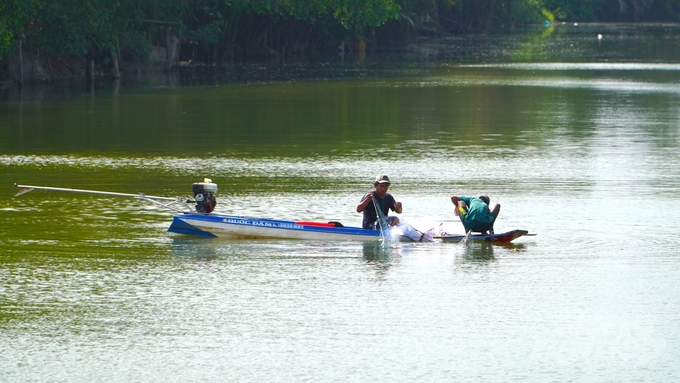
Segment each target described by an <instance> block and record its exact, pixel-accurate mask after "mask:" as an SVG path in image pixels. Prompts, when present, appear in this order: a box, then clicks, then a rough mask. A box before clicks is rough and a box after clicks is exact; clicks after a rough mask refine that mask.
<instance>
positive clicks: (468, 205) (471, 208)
mask: <svg viewBox="0 0 680 383" xmlns="http://www.w3.org/2000/svg"><path fill="white" fill-rule="evenodd" d="M451 202H452V203H453V205H454V206H455V208H454V209H453V213H454V214H455V215H456V216H458V217H460V221H461V222H463V226H464V227H465V232H466V233H467V232H469V231H472V232H474V233H482V235H486V234H487V231H488V233H489V234H493V233H494V231H493V224H494V222H496V218H497V217H498V213H499V212H500V211H501V205H499V204H496V206H494V208H493V210H489V204H490V203H491V199H490V198H489V197H488V196H485V195H482V196H479V198H475V197H466V196H455V195H454V196H451Z"/></svg>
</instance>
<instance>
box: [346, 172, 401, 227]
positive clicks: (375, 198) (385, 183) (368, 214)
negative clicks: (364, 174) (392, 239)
mask: <svg viewBox="0 0 680 383" xmlns="http://www.w3.org/2000/svg"><path fill="white" fill-rule="evenodd" d="M373 187H374V188H375V190H372V191H370V192H368V193H366V195H364V196H363V197H362V198H361V202H359V204H358V205H357V213H364V220H363V224H362V227H363V228H364V229H380V227H379V226H377V225H376V222H377V221H378V215H379V214H380V213H382V216H383V217H386V218H387V223H388V224H389V225H390V226H395V225H397V224H399V218H398V217H395V216H391V217H390V216H388V214H389V211H390V210H392V211H394V212H395V213H397V214H401V211H402V206H401V202H397V201H396V200H395V199H394V197H393V196H392V194H390V193H388V192H387V189H388V188H389V187H390V177H388V176H387V175H386V174H382V175H379V176H378V177H376V178H375V182H374V183H373ZM376 208H377V209H380V210H379V211H380V213H379V211H378V210H377V209H376Z"/></svg>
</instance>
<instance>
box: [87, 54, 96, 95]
mask: <svg viewBox="0 0 680 383" xmlns="http://www.w3.org/2000/svg"><path fill="white" fill-rule="evenodd" d="M85 77H86V79H87V89H88V90H91V89H94V60H93V59H89V60H87V64H86V65H85Z"/></svg>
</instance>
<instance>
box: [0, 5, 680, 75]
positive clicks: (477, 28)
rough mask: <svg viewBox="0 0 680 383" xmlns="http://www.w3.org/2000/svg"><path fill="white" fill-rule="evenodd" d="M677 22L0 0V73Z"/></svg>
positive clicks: (610, 11)
mask: <svg viewBox="0 0 680 383" xmlns="http://www.w3.org/2000/svg"><path fill="white" fill-rule="evenodd" d="M556 20H557V21H581V22H588V21H607V22H612V21H627V22H630V21H637V22H639V21H652V22H653V21H668V22H673V21H680V4H679V3H678V2H677V0H116V1H110V0H3V1H2V2H0V79H3V80H11V81H13V82H14V83H17V84H19V85H21V84H23V83H24V82H25V81H35V82H38V81H51V80H52V79H54V78H55V77H56V76H59V75H78V74H82V73H86V74H87V78H88V79H92V78H93V77H94V75H95V73H106V74H110V75H111V76H112V77H114V78H118V77H120V73H121V68H124V69H125V70H135V71H139V70H140V68H141V67H142V66H144V65H147V66H148V65H149V64H150V63H158V65H159V66H161V67H162V68H163V69H165V70H169V69H170V68H171V67H172V66H174V65H177V63H178V61H179V60H182V62H184V63H199V64H220V63H224V62H233V61H243V60H247V59H249V58H258V57H260V58H261V57H290V56H306V55H313V54H324V53H334V52H341V53H342V52H351V53H354V54H357V55H363V54H364V52H366V51H367V50H370V51H380V50H384V49H388V48H390V47H393V46H395V45H398V44H400V43H403V42H405V41H408V40H409V39H412V38H414V37H416V36H423V35H426V36H442V35H449V34H473V33H493V32H496V31H501V30H511V29H512V28H516V27H518V26H520V25H526V24H535V23H548V22H554V21H556Z"/></svg>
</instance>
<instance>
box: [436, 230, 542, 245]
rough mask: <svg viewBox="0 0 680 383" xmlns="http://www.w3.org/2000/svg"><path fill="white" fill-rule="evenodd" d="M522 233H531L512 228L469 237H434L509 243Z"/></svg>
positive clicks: (446, 240) (459, 240)
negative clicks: (503, 231) (496, 232)
mask: <svg viewBox="0 0 680 383" xmlns="http://www.w3.org/2000/svg"><path fill="white" fill-rule="evenodd" d="M524 235H532V234H529V232H528V231H526V230H512V231H508V232H505V233H499V234H488V235H471V236H470V237H469V238H467V236H466V235H464V234H460V235H444V236H439V237H435V238H438V239H441V240H442V241H443V242H461V241H463V240H468V241H473V242H492V243H510V242H512V241H514V240H515V239H517V238H519V237H521V236H524Z"/></svg>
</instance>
